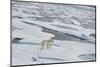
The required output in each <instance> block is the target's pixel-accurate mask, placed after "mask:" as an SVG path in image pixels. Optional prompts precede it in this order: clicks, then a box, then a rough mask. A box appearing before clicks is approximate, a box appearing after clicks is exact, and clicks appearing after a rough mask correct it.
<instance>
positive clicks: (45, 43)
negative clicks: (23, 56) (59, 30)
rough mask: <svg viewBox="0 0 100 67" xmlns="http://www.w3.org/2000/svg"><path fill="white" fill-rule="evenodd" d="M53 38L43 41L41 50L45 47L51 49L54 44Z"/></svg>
mask: <svg viewBox="0 0 100 67" xmlns="http://www.w3.org/2000/svg"><path fill="white" fill-rule="evenodd" d="M52 42H54V41H53V39H52V38H51V39H49V40H43V41H42V43H41V50H43V49H49V48H50V47H51V45H52Z"/></svg>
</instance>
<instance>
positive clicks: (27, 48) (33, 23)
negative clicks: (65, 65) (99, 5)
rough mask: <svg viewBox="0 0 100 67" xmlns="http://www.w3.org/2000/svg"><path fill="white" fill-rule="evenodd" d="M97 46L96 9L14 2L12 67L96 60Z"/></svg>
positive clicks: (91, 7) (92, 7)
mask: <svg viewBox="0 0 100 67" xmlns="http://www.w3.org/2000/svg"><path fill="white" fill-rule="evenodd" d="M90 35H91V36H90ZM92 35H94V37H93V36H92ZM51 38H52V39H53V41H54V42H52V45H51V47H50V48H49V49H43V50H41V47H42V41H44V40H49V39H51ZM95 46H96V45H95V7H94V6H82V5H69V4H66V5H63V4H49V3H48V4H47V3H38V2H20V1H18V2H16V1H12V65H27V64H28V65H29V64H45V63H61V62H77V61H93V60H95Z"/></svg>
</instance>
